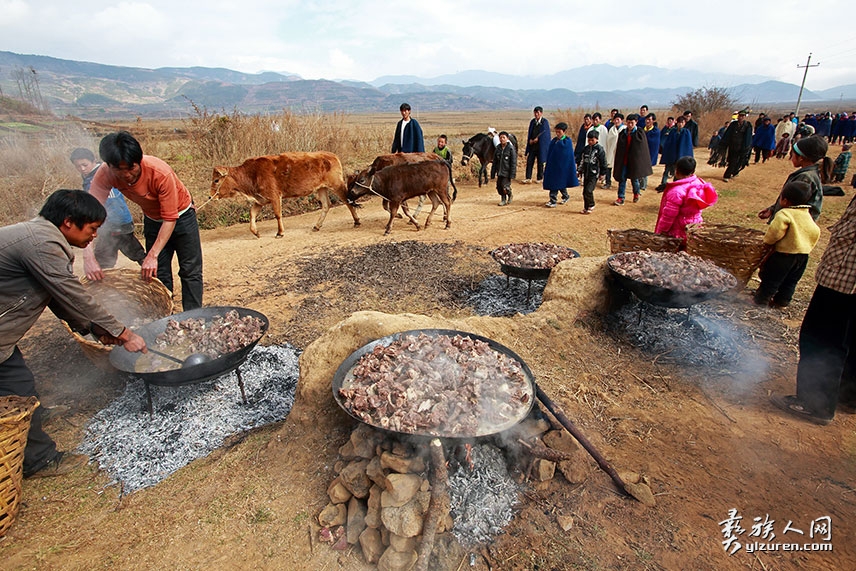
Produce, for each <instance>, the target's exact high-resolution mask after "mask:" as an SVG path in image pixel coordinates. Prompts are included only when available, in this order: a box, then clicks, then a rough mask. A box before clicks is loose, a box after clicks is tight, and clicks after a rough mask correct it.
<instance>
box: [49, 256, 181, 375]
mask: <svg viewBox="0 0 856 571" xmlns="http://www.w3.org/2000/svg"><path fill="white" fill-rule="evenodd" d="M80 283H82V284H83V286H84V287H85V288H86V290H87V291H88V292H89V293H91V294H92V296H93V297H94V298H95V300H96V301H98V303H100V304H101V305H103V306H104V307H105V308H106V309H107V311H109V312H110V313H112V314H113V315H114V316H115V317H116V318H117V319H118V320H119V321H121V322H122V323H124V324H125V325H128V326H131V327H133V326H135V325H143V324H145V323H149V322H151V321H156V320H158V319H161V318H163V317H166V316H168V315H171V314H172V309H173V305H172V294H171V293H170V291H169V290H168V289H167V288H166V286H165V285H163V283H161V281H160V280H158V279H156V278H155V279H152V281H150V282H146V281H144V280H143V279H142V278H141V277H140V270H136V269H133V270H132V269H122V270H106V271H105V272H104V279H103V280H99V281H91V280H88V279H87V278H85V277H83V278H81V279H80ZM63 324H64V325H65V327H66V329H68V330H69V331H70V332H71V334H72V335H73V336H74V338H75V339H76V340H77V342H78V343H79V344H80V348H81V349H82V350H83V353H84V354H85V355H86V356H87V357H88V358H89V360H90V361H92V362H93V363H94V364H95V365H96V366H98V368H100V369H103V370H105V371H112V370H114V369H113V367H112V366H111V365H110V361H109V356H110V351H111V349H112V347H110V346H108V345H102V344H101V343H100V342H99V341H97V340H95V339H88V338H87V337H84V336H82V335H80V334H79V333H75V332H74V331H71V328H70V327H69V326H68V324H67V323H65V322H63Z"/></svg>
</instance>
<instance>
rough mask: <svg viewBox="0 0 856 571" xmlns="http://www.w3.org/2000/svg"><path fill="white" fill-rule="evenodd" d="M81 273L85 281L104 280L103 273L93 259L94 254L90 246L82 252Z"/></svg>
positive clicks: (96, 261)
mask: <svg viewBox="0 0 856 571" xmlns="http://www.w3.org/2000/svg"><path fill="white" fill-rule="evenodd" d="M83 273H84V275H85V276H86V279H88V280H91V281H98V280H103V279H104V271H103V270H102V269H101V266H100V265H99V264H98V260H96V259H95V253H94V252H93V250H92V244H89V245H88V246H87V247H86V248H85V249H84V250H83Z"/></svg>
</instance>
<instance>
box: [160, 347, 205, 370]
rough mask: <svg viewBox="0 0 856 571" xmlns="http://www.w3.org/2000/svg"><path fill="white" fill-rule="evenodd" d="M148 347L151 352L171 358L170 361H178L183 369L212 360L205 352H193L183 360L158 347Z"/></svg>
mask: <svg viewBox="0 0 856 571" xmlns="http://www.w3.org/2000/svg"><path fill="white" fill-rule="evenodd" d="M147 349H148V350H149V351H150V352H152V353H154V354H155V355H160V356H161V357H165V358H166V359H169V360H170V361H173V362H175V363H178V364H179V365H181V368H182V369H186V368H187V367H194V366H196V365H201V364H202V363H207V362H208V361H210V360H211V357H209V356H208V355H206V354H205V353H191V354H190V355H189V356H188V357H187V358H186V359H184V360H183V361H182V360H181V359H179V358H178V357H174V356H173V355H169V354H167V353H164V352H162V351H158V350H157V349H152V348H151V347H148V348H147Z"/></svg>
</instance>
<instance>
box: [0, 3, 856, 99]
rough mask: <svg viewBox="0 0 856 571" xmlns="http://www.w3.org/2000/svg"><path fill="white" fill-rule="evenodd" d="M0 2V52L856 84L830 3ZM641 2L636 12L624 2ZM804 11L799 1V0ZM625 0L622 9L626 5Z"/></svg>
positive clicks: (245, 67) (850, 33) (348, 69)
mask: <svg viewBox="0 0 856 571" xmlns="http://www.w3.org/2000/svg"><path fill="white" fill-rule="evenodd" d="M534 4H535V5H537V7H538V8H537V9H527V8H525V7H524V3H523V2H519V1H515V2H504V1H502V0H456V1H454V2H453V1H450V0H424V1H422V2H418V3H416V2H414V3H408V2H391V1H390V2H386V1H380V0H327V1H316V0H243V1H241V0H222V1H221V0H205V1H200V0H171V1H166V0H139V1H135V0H129V1H115V0H96V1H88V2H80V1H78V0H0V50H5V51H11V52H16V53H24V54H38V55H47V56H53V57H57V58H62V59H71V60H81V61H90V62H96V63H103V64H111V65H121V66H131V67H145V68H158V67H173V66H174V67H188V66H205V67H225V68H229V69H234V70H238V71H243V72H249V73H255V72H259V71H265V70H267V71H278V72H291V73H297V74H299V75H300V76H302V77H304V78H306V79H318V78H326V79H355V80H362V81H371V80H373V79H375V78H377V77H380V76H383V75H396V74H413V75H418V76H421V77H435V76H437V75H442V74H447V73H455V72H458V71H464V70H470V69H482V70H486V71H493V72H498V73H506V74H512V75H547V74H551V73H555V72H558V71H562V70H566V69H570V68H574V67H578V66H582V65H587V64H596V63H607V64H612V65H616V66H623V65H640V64H644V65H656V66H660V67H667V68H679V67H687V68H692V69H697V70H701V71H705V70H707V71H715V72H734V73H740V74H760V75H765V76H769V77H772V78H773V79H778V80H780V81H786V82H789V83H794V84H797V85H799V83H800V81H801V80H802V73H803V70H802V69H798V68H797V65H798V64H800V65H803V64H805V62H806V57H807V56H808V54H809V52H812V53H813V54H814V55H813V56H812V63H815V62H820V64H821V65H820V67H816V68H812V69H810V71H809V73H808V81H807V83H806V87H807V88H808V89H826V88H829V87H834V86H836V85H843V84H849V83H856V63H854V62H856V31H854V29H853V26H852V23H851V22H852V17H851V15H850V14H849V12H848V11H847V9H846V7H847V5H846V4H842V3H841V1H840V0H815V1H814V2H811V3H809V2H796V1H793V0H755V1H750V0H739V1H738V0H718V1H700V2H692V1H690V2H688V1H686V0H683V1H680V2H677V1H674V0H661V1H659V2H650V3H639V2H631V1H629V0H599V1H596V2H591V1H568V0H542V1H539V2H535V3H534ZM640 5H644V6H645V10H644V11H640V10H639V9H638V8H631V7H632V6H640ZM809 8H810V10H809ZM631 9H633V10H635V11H634V12H631Z"/></svg>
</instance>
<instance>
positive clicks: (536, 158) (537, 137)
mask: <svg viewBox="0 0 856 571" xmlns="http://www.w3.org/2000/svg"><path fill="white" fill-rule="evenodd" d="M532 114H533V115H534V117H533V119H532V120H531V121H529V132H528V134H527V135H526V150H525V152H524V155H526V179H525V180H524V181H523V183H524V184H529V183H530V182H532V167H533V166H534V165H535V163H536V162H537V163H538V169H537V170H536V171H535V174H536V176H537V180H536V182H541V179H542V178H543V176H544V163H545V162H546V161H547V151H549V150H550V123H549V122H547V120H546V119H544V110H543V109H542V108H541V107H536V108H535V109H533V110H532Z"/></svg>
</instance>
